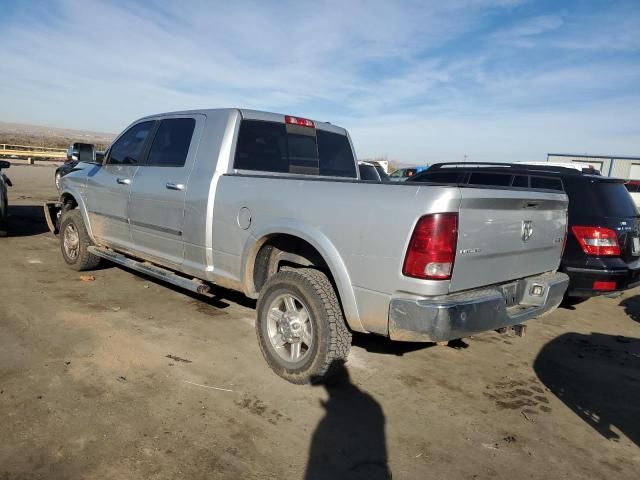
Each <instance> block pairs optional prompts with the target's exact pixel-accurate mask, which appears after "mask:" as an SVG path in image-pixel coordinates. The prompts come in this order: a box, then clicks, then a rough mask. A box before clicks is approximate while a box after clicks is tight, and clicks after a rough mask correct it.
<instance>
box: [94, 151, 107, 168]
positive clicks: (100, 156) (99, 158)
mask: <svg viewBox="0 0 640 480" xmlns="http://www.w3.org/2000/svg"><path fill="white" fill-rule="evenodd" d="M104 156H105V152H96V162H95V163H98V164H100V165H102V164H103V163H104Z"/></svg>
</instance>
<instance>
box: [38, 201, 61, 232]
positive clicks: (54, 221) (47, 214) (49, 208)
mask: <svg viewBox="0 0 640 480" xmlns="http://www.w3.org/2000/svg"><path fill="white" fill-rule="evenodd" d="M43 207H44V218H45V219H46V220H47V226H48V227H49V230H51V233H53V234H54V235H57V234H58V233H59V232H60V212H61V211H62V203H61V202H44V204H43Z"/></svg>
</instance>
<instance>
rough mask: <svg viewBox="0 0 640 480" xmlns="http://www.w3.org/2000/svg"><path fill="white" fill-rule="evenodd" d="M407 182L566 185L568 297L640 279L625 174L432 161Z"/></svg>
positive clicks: (636, 221)
mask: <svg viewBox="0 0 640 480" xmlns="http://www.w3.org/2000/svg"><path fill="white" fill-rule="evenodd" d="M407 181H409V182H428V183H438V184H443V183H444V184H464V185H493V186H505V187H507V186H509V187H521V188H529V189H550V190H559V189H563V190H564V191H565V193H566V194H567V196H568V197H569V222H568V231H567V239H566V245H565V249H564V253H563V256H562V261H561V264H560V271H562V272H564V273H566V274H567V275H569V278H570V281H569V288H568V290H567V294H566V295H567V297H566V302H567V303H577V302H579V301H581V300H583V299H587V298H589V297H592V296H596V295H602V294H611V293H614V292H620V291H623V290H627V289H629V288H632V287H635V286H637V285H639V284H640V218H639V214H638V210H637V208H636V206H635V204H634V202H633V199H632V198H631V196H630V195H629V193H628V191H627V189H626V188H625V180H623V179H618V178H611V177H603V176H600V175H599V174H598V173H597V172H596V171H595V170H591V169H583V170H582V171H579V170H576V169H573V168H563V167H557V166H549V167H547V166H539V165H535V166H533V165H526V164H509V163H505V164H500V163H474V164H462V163H460V164H457V163H456V164H436V165H433V166H431V167H430V168H429V170H427V171H425V172H422V173H420V174H418V175H416V176H414V177H412V178H410V179H408V180H407ZM534 232H535V226H534ZM534 234H535V233H534Z"/></svg>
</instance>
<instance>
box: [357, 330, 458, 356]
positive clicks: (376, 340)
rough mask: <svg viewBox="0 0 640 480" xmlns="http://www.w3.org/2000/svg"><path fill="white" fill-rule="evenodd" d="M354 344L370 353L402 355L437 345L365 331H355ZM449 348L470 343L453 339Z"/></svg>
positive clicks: (449, 343) (448, 345)
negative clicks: (400, 339) (399, 339)
mask: <svg viewBox="0 0 640 480" xmlns="http://www.w3.org/2000/svg"><path fill="white" fill-rule="evenodd" d="M352 343H353V345H355V346H357V347H360V348H364V349H365V350H366V351H367V352H369V353H380V354H383V355H395V356H397V357H401V356H403V355H404V354H406V353H411V352H415V351H418V350H424V349H427V348H433V347H437V346H438V345H437V344H435V343H429V342H398V341H394V340H391V339H389V338H387V337H383V336H381V335H371V334H363V333H357V332H354V333H353V341H352ZM446 346H447V348H455V349H456V350H463V349H465V348H468V347H469V344H468V343H467V342H466V341H464V340H463V339H456V340H451V341H449V342H448V344H447V345H446Z"/></svg>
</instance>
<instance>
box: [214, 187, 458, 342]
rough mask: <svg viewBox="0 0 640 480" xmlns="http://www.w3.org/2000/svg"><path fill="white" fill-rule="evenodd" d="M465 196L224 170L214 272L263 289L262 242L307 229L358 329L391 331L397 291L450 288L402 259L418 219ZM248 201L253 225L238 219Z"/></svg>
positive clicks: (453, 190) (452, 190)
mask: <svg viewBox="0 0 640 480" xmlns="http://www.w3.org/2000/svg"><path fill="white" fill-rule="evenodd" d="M459 203H460V199H459V189H458V188H457V187H446V186H445V187H440V186H428V187H425V186H419V185H410V184H380V183H368V182H358V181H330V180H311V179H301V178H283V177H273V176H259V175H224V176H222V177H221V178H220V181H219V183H218V186H217V189H216V196H215V202H214V204H215V212H214V216H213V250H214V252H213V253H214V271H215V272H216V274H218V275H221V276H223V277H229V278H231V279H233V278H238V280H239V281H241V282H242V283H243V284H244V285H245V291H246V292H247V293H249V294H252V293H253V294H254V295H255V292H252V291H251V290H252V278H251V273H252V268H251V266H252V264H253V257H254V255H255V248H254V246H255V245H256V244H259V243H260V241H261V239H263V238H264V237H266V236H268V235H271V234H273V233H288V234H291V235H296V236H299V237H300V238H302V239H304V240H306V241H307V242H309V243H311V244H312V245H313V246H314V247H315V248H316V249H317V250H318V251H319V252H320V253H321V254H322V255H323V257H324V258H325V261H327V263H328V264H329V267H330V269H331V272H332V274H333V276H334V279H335V281H336V284H337V286H338V291H339V294H340V297H341V300H342V303H343V307H344V310H345V314H346V316H347V320H348V322H349V324H350V325H351V326H352V328H355V329H356V330H364V331H372V332H377V333H386V332H387V312H388V307H389V299H390V298H391V296H392V295H394V294H397V293H399V292H405V293H406V294H407V295H415V296H427V295H439V294H445V293H447V290H448V282H437V281H424V280H417V279H412V278H408V277H405V276H403V275H402V263H403V261H404V255H405V251H406V247H407V244H408V242H409V238H410V235H411V233H412V231H413V228H414V226H415V223H416V222H417V220H418V219H419V218H420V217H421V216H422V215H425V214H428V213H438V212H455V211H457V210H458V207H459ZM243 208H246V209H248V210H249V211H250V215H251V225H250V227H249V228H248V229H246V230H244V229H242V228H240V227H239V225H238V214H239V212H240V210H241V209H243Z"/></svg>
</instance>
